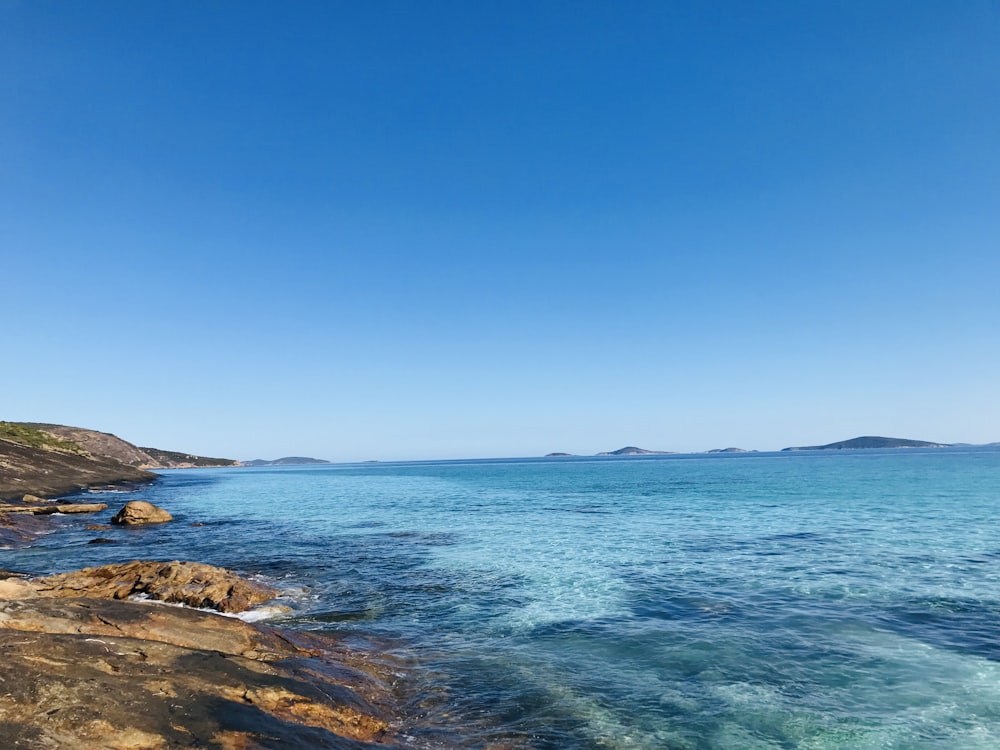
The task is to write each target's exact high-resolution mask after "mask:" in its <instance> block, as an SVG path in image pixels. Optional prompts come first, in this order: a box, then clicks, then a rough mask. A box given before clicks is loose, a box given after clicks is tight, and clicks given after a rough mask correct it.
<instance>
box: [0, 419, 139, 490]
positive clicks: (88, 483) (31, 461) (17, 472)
mask: <svg viewBox="0 0 1000 750" xmlns="http://www.w3.org/2000/svg"><path fill="white" fill-rule="evenodd" d="M155 478H156V475H155V474H152V473H150V472H148V471H144V470H142V469H140V468H138V467H135V466H128V465H126V464H123V463H121V462H119V461H116V460H114V459H112V458H108V457H105V456H94V455H91V454H90V453H89V452H88V451H87V450H86V449H84V448H83V447H82V446H81V445H79V444H78V443H76V442H74V441H71V440H67V439H65V438H62V437H59V436H55V435H53V434H51V433H49V432H47V431H42V430H37V429H33V428H31V427H28V426H26V425H24V424H16V423H11V422H0V499H3V500H13V499H20V498H21V497H22V496H23V495H25V494H32V495H38V496H40V497H57V496H59V495H67V494H70V493H72V492H76V491H77V490H81V489H85V488H87V487H96V486H103V485H116V484H133V483H140V482H149V481H151V480H153V479H155Z"/></svg>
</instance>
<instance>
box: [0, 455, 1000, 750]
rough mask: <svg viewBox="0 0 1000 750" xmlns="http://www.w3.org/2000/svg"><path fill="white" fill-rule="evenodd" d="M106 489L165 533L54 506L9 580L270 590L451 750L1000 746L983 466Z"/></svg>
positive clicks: (501, 472)
mask: <svg viewBox="0 0 1000 750" xmlns="http://www.w3.org/2000/svg"><path fill="white" fill-rule="evenodd" d="M90 497H95V496H94V495H91V496H90ZM107 497H108V502H110V503H111V505H112V507H111V509H109V511H108V515H110V514H111V512H113V511H114V510H116V509H117V507H119V506H120V505H121V504H122V503H123V502H124V501H125V500H126V499H131V498H132V497H136V498H139V497H141V498H143V499H148V500H150V501H152V502H155V503H157V504H158V505H162V506H163V507H165V508H167V509H168V510H170V511H171V512H172V513H174V515H175V516H176V517H177V519H178V520H177V522H175V523H173V524H168V525H166V526H161V527H156V528H149V529H139V530H125V529H115V530H113V531H106V532H87V531H84V530H83V525H84V522H82V521H80V520H79V519H77V518H71V517H66V518H64V519H60V521H59V522H60V524H62V525H64V526H65V529H63V530H62V531H60V532H59V533H58V534H54V535H51V536H48V537H45V538H44V539H43V540H41V542H40V543H39V544H38V545H36V546H35V547H32V548H30V549H25V550H10V551H5V552H3V555H4V556H5V560H4V562H3V563H2V567H6V568H13V569H22V570H26V571H29V572H33V573H44V572H49V571H56V570H64V569H68V568H72V567H79V566H83V565H96V564H103V563H106V562H112V561H119V560H128V559H133V558H136V557H144V558H157V559H194V560H200V561H204V562H209V563H214V564H217V565H223V566H226V567H230V568H235V569H237V570H241V571H244V572H247V573H251V574H260V575H263V576H266V577H268V578H270V579H273V580H274V581H276V582H277V583H278V585H279V586H281V587H283V588H284V590H285V591H286V592H287V596H286V598H285V599H284V602H285V603H286V604H288V605H290V606H291V607H292V611H291V612H289V613H286V614H284V615H280V616H278V617H277V622H278V623H281V624H285V625H291V626H294V627H302V628H310V629H319V630H324V631H328V632H332V633H335V634H338V635H342V636H345V637H347V638H348V639H349V640H351V641H352V642H355V641H356V642H359V643H361V642H366V643H377V644H378V645H379V646H380V647H381V648H386V649H390V650H392V651H394V652H395V653H397V654H400V655H401V656H403V657H405V658H406V659H407V660H408V664H409V665H410V667H409V668H408V669H409V675H408V676H407V677H406V680H405V681H404V682H406V684H407V686H408V688H407V689H408V690H409V691H410V694H411V699H412V702H411V708H412V709H413V710H414V711H420V712H422V713H423V714H424V715H425V716H426V718H427V720H428V721H429V722H430V723H432V724H433V723H440V724H441V725H443V726H449V727H450V731H458V732H459V733H460V734H461V735H462V736H461V740H460V744H461V745H462V746H464V747H481V748H487V747H497V748H499V747H532V748H570V749H572V748H668V749H677V750H681V749H691V750H695V749H698V750H709V749H712V750H748V749H755V748H760V749H763V748H810V749H816V750H819V749H821V748H824V749H825V748H851V749H852V750H855V749H864V748H880V749H881V748H898V749H900V750H902V749H904V748H905V749H907V750H909V749H911V748H912V749H918V748H941V749H944V748H947V749H948V750H953V749H954V748H963V749H965V750H975V749H976V748H984V749H985V748H989V749H990V750H995V749H996V748H998V747H1000V522H998V521H1000V451H998V450H991V449H964V450H963V449H940V450H924V451H921V450H894V451H841V452H822V453H795V454H780V455H779V454H741V455H711V456H656V457H635V458H603V459H574V458H568V459H567V458H562V459H525V460H493V461H456V462H425V463H406V464H356V465H330V466H321V467H293V468H257V469H220V470H178V471H170V472H165V473H164V476H163V478H162V479H161V480H160V481H159V482H157V483H156V484H155V485H153V486H152V487H149V488H145V489H143V490H141V491H139V492H138V493H136V494H135V495H134V496H126V495H121V494H109V495H108V496H107ZM88 521H89V522H93V519H92V518H91V519H88ZM192 523H203V524H205V525H204V526H191V524H192ZM97 534H100V535H102V536H108V537H112V538H114V539H115V540H116V541H117V543H116V544H114V545H88V544H87V541H88V540H90V539H91V538H93V537H94V536H95V535H97ZM445 741H446V735H444V734H442V735H440V736H437V735H435V733H434V732H431V731H426V730H424V731H418V732H415V734H414V736H413V744H414V746H416V747H436V746H438V743H442V744H443V743H444V742H445Z"/></svg>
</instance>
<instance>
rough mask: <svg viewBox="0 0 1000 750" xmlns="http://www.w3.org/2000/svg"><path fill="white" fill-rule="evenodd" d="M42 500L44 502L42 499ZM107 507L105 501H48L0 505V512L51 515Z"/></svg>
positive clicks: (98, 510) (94, 510) (96, 510)
mask: <svg viewBox="0 0 1000 750" xmlns="http://www.w3.org/2000/svg"><path fill="white" fill-rule="evenodd" d="M42 502H45V501H44V500H43V501H42ZM107 507H108V504H107V503H48V502H45V505H6V504H4V505H0V513H31V514H32V515H35V516H51V515H52V514H54V513H98V512H100V511H102V510H105V509H106V508H107Z"/></svg>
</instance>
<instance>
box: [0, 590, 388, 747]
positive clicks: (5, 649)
mask: <svg viewBox="0 0 1000 750" xmlns="http://www.w3.org/2000/svg"><path fill="white" fill-rule="evenodd" d="M134 606H143V605H134ZM147 606H152V605H147ZM219 619H222V618H219ZM310 661H311V660H310ZM320 666H321V665H320ZM0 680H2V684H3V685H4V690H3V694H2V696H0V716H2V717H3V721H2V722H0V746H2V747H10V748H13V747H25V748H28V747H32V748H55V749H56V750H76V749H77V748H114V749H116V750H154V749H155V750H175V749H176V750H180V749H181V748H190V747H232V748H240V747H242V748H247V749H248V750H249V749H250V748H274V749H277V748H289V749H300V750H306V749H307V748H309V749H316V750H321V749H324V748H330V749H334V748H357V749H360V748H363V747H368V746H375V745H376V744H377V746H378V747H381V748H385V747H390V748H393V747H395V748H399V747H404V746H406V743H405V742H399V741H395V739H394V737H393V735H392V733H391V732H390V722H389V721H388V720H387V718H386V717H385V716H384V715H383V714H385V713H386V712H385V709H383V708H380V707H378V706H376V705H373V704H372V703H370V702H369V701H366V700H365V699H363V698H362V697H361V696H360V695H358V693H356V692H355V691H354V690H352V689H350V688H347V687H344V686H343V685H340V684H337V683H336V682H335V681H333V680H329V679H325V678H324V677H323V675H322V674H321V673H320V672H319V670H307V669H305V668H303V666H301V665H300V660H298V659H294V660H289V663H288V664H287V665H286V664H280V665H279V664H275V663H271V664H267V663H262V662H258V661H254V660H251V659H246V658H243V657H239V656H231V655H227V654H224V653H220V652H218V651H210V650H204V649H189V648H181V647H178V646H172V645H169V644H166V643H160V642H156V641H148V640H147V641H140V640H136V639H134V638H126V637H118V636H107V635H102V636H100V637H94V636H88V635H85V634H75V633H73V634H61V633H59V634H51V633H39V632H23V631H4V630H0ZM368 682H369V683H371V684H374V682H375V681H374V680H369V681H368ZM375 687H376V688H378V690H379V692H381V694H382V695H383V696H386V697H387V699H388V690H387V689H386V688H385V687H384V686H377V685H376V686H375Z"/></svg>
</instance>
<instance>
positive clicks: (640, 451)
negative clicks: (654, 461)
mask: <svg viewBox="0 0 1000 750" xmlns="http://www.w3.org/2000/svg"><path fill="white" fill-rule="evenodd" d="M673 453H674V451H650V450H646V449H645V448H636V447H635V446H634V445H626V446H625V447H624V448H619V449H618V450H616V451H606V452H604V453H598V454H597V455H598V456H667V455H672V454H673Z"/></svg>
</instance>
